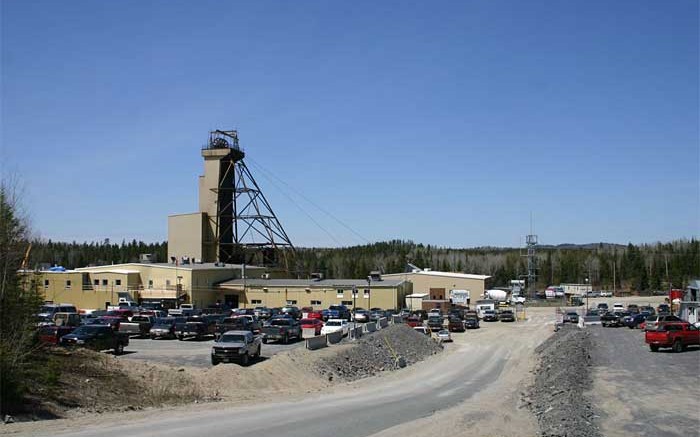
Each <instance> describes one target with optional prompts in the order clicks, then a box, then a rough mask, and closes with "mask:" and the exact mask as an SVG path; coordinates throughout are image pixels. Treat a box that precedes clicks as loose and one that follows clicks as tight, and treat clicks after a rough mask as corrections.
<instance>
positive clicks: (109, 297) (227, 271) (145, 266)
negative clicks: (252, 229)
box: [22, 263, 282, 309]
mask: <svg viewBox="0 0 700 437" xmlns="http://www.w3.org/2000/svg"><path fill="white" fill-rule="evenodd" d="M242 268H243V266H241V265H239V264H228V265H225V264H213V263H208V264H186V265H175V264H156V263H153V264H151V263H127V264H116V265H108V266H96V267H84V268H78V269H75V270H66V271H61V272H52V271H40V272H29V271H27V272H22V273H23V276H24V278H25V283H26V284H27V286H33V287H36V289H38V290H39V291H40V292H42V293H43V295H44V299H45V300H46V301H50V302H54V303H71V304H73V305H75V306H76V307H78V308H80V309H104V308H105V307H106V306H108V305H116V304H117V303H118V302H119V298H121V297H123V298H128V299H130V300H134V301H137V302H157V303H163V304H164V305H166V306H168V307H174V306H176V305H177V304H178V303H185V302H187V303H194V304H195V305H196V306H197V307H200V308H204V307H207V306H209V305H212V304H215V303H217V302H220V303H222V304H224V303H226V304H228V305H229V306H232V307H236V306H238V304H239V301H238V300H237V299H238V296H237V295H235V294H228V295H227V294H225V293H221V290H220V289H219V288H218V287H217V284H218V283H220V282H222V281H227V280H230V279H235V278H241V277H242ZM245 271H246V276H248V277H249V278H260V277H262V276H263V275H265V276H266V277H275V275H277V276H280V275H282V274H281V273H279V272H267V270H266V269H265V268H263V267H257V266H246V267H245Z"/></svg>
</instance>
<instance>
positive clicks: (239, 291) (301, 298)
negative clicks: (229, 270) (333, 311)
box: [219, 278, 411, 309]
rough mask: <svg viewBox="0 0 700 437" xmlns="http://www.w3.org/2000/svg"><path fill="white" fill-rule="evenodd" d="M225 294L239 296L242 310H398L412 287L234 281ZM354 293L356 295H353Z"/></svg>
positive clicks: (398, 282)
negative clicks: (334, 307) (342, 307)
mask: <svg viewBox="0 0 700 437" xmlns="http://www.w3.org/2000/svg"><path fill="white" fill-rule="evenodd" d="M219 288H220V289H221V294H222V295H226V294H231V293H233V294H235V295H236V296H238V302H239V303H240V306H241V307H247V308H250V307H256V306H266V307H281V306H284V305H295V306H297V307H300V308H301V307H313V308H314V309H322V308H328V307H329V306H330V305H339V304H343V305H346V306H348V307H350V308H353V305H355V306H356V307H357V308H366V309H368V308H373V307H377V308H382V309H398V308H401V307H402V306H403V301H404V299H405V296H406V295H407V294H410V292H411V283H410V282H408V281H405V280H404V279H403V278H397V279H386V278H382V280H378V281H372V282H371V283H370V284H369V286H368V283H367V280H365V279H246V280H243V279H234V280H230V281H225V282H222V283H220V284H219ZM353 290H356V292H355V293H354V294H353Z"/></svg>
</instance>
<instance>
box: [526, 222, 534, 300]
mask: <svg viewBox="0 0 700 437" xmlns="http://www.w3.org/2000/svg"><path fill="white" fill-rule="evenodd" d="M525 243H526V244H527V291H528V293H529V295H530V298H533V297H535V293H536V290H535V286H536V284H537V256H536V250H535V249H536V248H537V235H533V234H530V235H528V236H526V237H525Z"/></svg>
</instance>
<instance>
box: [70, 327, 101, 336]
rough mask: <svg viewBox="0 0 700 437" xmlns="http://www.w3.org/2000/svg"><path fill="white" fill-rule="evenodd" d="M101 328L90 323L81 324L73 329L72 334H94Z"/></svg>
mask: <svg viewBox="0 0 700 437" xmlns="http://www.w3.org/2000/svg"><path fill="white" fill-rule="evenodd" d="M100 330H102V327H101V326H94V325H93V326H91V325H83V326H81V327H79V328H77V329H76V330H75V331H73V334H77V335H85V334H95V333H97V332H99V331H100Z"/></svg>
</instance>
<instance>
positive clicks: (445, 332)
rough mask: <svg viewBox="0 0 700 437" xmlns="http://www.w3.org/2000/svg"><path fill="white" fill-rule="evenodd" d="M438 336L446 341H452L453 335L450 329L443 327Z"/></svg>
mask: <svg viewBox="0 0 700 437" xmlns="http://www.w3.org/2000/svg"><path fill="white" fill-rule="evenodd" d="M437 338H438V339H439V340H442V341H444V342H450V341H452V336H451V335H450V331H448V330H447V329H443V330H442V331H438V333H437Z"/></svg>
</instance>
